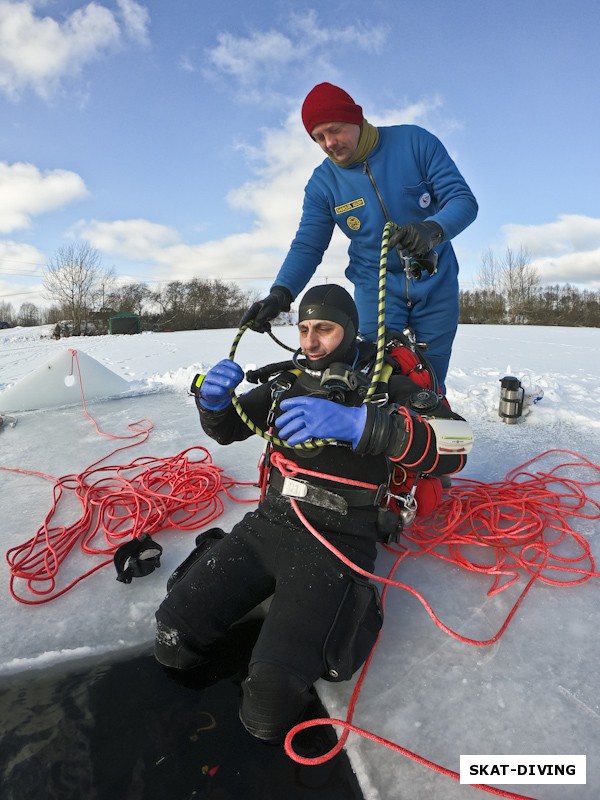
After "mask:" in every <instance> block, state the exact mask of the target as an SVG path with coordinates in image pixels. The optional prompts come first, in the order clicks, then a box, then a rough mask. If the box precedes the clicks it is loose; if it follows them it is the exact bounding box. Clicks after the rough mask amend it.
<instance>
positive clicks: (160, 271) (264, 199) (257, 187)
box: [76, 102, 437, 282]
mask: <svg viewBox="0 0 600 800" xmlns="http://www.w3.org/2000/svg"><path fill="white" fill-rule="evenodd" d="M435 108H437V106H436V104H435V103H431V102H423V103H421V104H415V105H414V106H411V107H410V108H408V109H402V110H398V111H390V112H388V114H387V115H386V120H385V122H386V123H387V124H397V123H400V122H403V123H410V122H419V121H422V117H423V116H426V115H427V114H428V113H430V112H431V110H432V109H433V110H435ZM381 122H382V120H381V119H379V118H377V117H374V118H373V124H381ZM239 148H240V149H241V150H243V152H244V154H245V157H246V158H247V160H248V162H249V164H250V165H251V167H252V169H253V172H254V176H253V178H252V180H250V181H248V182H246V183H244V184H242V185H241V186H239V187H238V188H236V189H235V190H233V191H232V192H230V193H229V195H228V197H227V201H228V203H229V205H230V206H231V207H232V208H234V209H236V210H241V211H245V212H248V213H249V214H251V215H252V217H253V223H252V225H251V228H250V229H249V230H248V232H246V233H238V234H235V235H231V236H226V237H224V238H223V239H219V240H214V241H208V242H203V243H200V244H190V243H185V242H183V241H181V240H180V238H179V236H178V234H177V232H176V231H175V230H174V229H172V228H168V227H166V226H163V225H157V224H155V223H151V222H148V221H146V220H120V221H115V222H108V221H93V222H81V223H79V225H78V226H77V229H76V232H77V235H78V236H80V237H82V238H85V239H87V240H88V241H89V242H90V243H91V244H92V245H93V246H94V247H96V248H97V249H99V250H102V251H103V252H105V253H107V254H110V255H114V256H120V257H123V258H128V259H132V260H137V261H144V262H145V269H146V274H147V272H148V265H152V277H153V279H155V280H175V279H178V280H186V279H189V278H192V277H219V278H223V279H232V280H235V281H240V280H241V279H243V280H248V281H255V282H256V281H258V280H260V279H267V280H272V279H273V278H274V277H275V274H276V272H277V270H278V268H279V266H280V265H281V263H282V261H283V259H284V257H285V255H286V253H287V250H288V248H289V245H290V243H291V241H292V239H293V237H294V235H295V233H296V230H297V227H298V223H299V221H300V215H301V211H302V201H303V194H304V187H305V185H306V183H307V181H308V179H309V177H310V175H311V173H312V171H313V169H314V168H315V167H316V166H317V165H318V164H319V163H320V162H321V161H322V160H323V157H324V156H323V153H322V151H321V150H320V148H319V147H318V146H317V145H316V144H315V143H314V142H313V141H312V140H311V139H310V137H309V136H308V135H307V134H306V132H305V130H304V128H303V127H302V125H301V124H300V121H299V109H297V108H296V109H295V110H294V111H293V112H291V113H290V114H289V115H288V117H287V119H286V120H285V123H284V125H283V126H282V127H281V128H276V129H275V128H273V129H263V130H262V132H261V140H260V142H259V144H258V146H257V147H249V146H246V145H245V144H243V143H242V144H240V145H239ZM347 249H348V239H347V238H346V237H345V236H344V235H343V234H342V233H340V232H339V231H337V230H336V231H335V232H334V237H333V239H332V243H331V244H330V246H329V248H328V250H327V252H326V254H325V257H324V261H323V265H322V266H321V267H320V270H319V274H320V275H321V276H327V277H337V278H341V276H343V272H344V269H345V268H346V265H347Z"/></svg>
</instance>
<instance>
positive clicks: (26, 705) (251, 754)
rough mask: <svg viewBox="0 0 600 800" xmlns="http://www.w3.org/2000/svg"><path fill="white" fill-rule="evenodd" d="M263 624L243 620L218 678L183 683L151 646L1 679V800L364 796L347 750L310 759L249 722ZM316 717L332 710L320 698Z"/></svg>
mask: <svg viewBox="0 0 600 800" xmlns="http://www.w3.org/2000/svg"><path fill="white" fill-rule="evenodd" d="M259 628H260V620H258V619H255V620H248V621H245V622H244V623H241V624H240V625H238V626H236V628H235V629H234V631H232V633H231V635H230V636H229V637H228V639H227V640H226V641H225V642H224V643H223V647H222V648H221V649H220V652H219V654H218V655H217V658H216V659H215V662H214V665H213V666H212V668H211V673H209V674H204V675H199V674H198V673H196V674H189V675H188V677H187V678H186V679H185V680H181V679H179V678H175V677H170V676H169V675H168V673H167V672H165V671H164V670H163V669H162V668H161V667H160V665H158V664H157V663H156V661H155V660H154V658H153V657H152V655H151V653H150V652H142V653H140V654H137V655H135V656H134V657H131V658H129V659H128V660H126V661H115V660H109V659H98V660H96V661H94V662H93V663H92V664H89V663H87V664H85V665H83V666H82V665H80V666H78V667H72V668H71V669H70V670H69V671H66V670H65V668H64V666H63V667H62V670H61V671H58V670H57V669H48V670H29V671H25V672H23V673H20V674H18V675H13V676H7V677H6V678H0V797H1V798H2V800H254V798H260V800H308V799H309V798H312V800H362V797H363V795H362V793H361V791H360V788H359V786H358V783H357V781H356V778H355V776H354V773H353V772H352V769H351V767H350V765H349V762H348V759H347V757H346V755H345V753H344V752H342V753H340V754H339V755H338V756H336V757H335V758H334V759H332V760H330V761H328V762H326V763H325V764H323V765H319V766H313V767H309V766H303V765H299V764H297V763H296V762H294V761H292V760H291V759H289V758H288V757H287V756H286V754H285V752H284V750H283V747H278V746H272V745H265V744H263V743H261V742H259V741H257V740H256V739H254V738H253V737H252V736H250V734H248V733H247V732H246V731H245V729H244V728H243V726H242V724H241V722H240V721H239V719H238V707H239V702H240V698H241V688H240V683H241V681H242V680H243V678H244V677H245V664H246V663H247V658H248V656H249V652H250V650H251V648H252V644H253V643H254V641H255V639H256V635H257V633H258V629H259ZM217 676H221V677H220V679H217ZM311 716H327V714H326V712H325V710H324V709H323V708H322V707H321V705H320V703H318V701H317V702H316V703H315V706H314V707H311ZM334 742H335V733H334V732H333V730H332V729H331V728H322V727H321V728H313V729H309V730H307V731H306V732H303V733H301V734H300V735H299V736H298V737H296V739H295V740H294V743H295V746H296V743H297V748H298V749H299V750H300V751H301V752H302V754H303V755H306V756H316V755H320V754H322V753H324V752H326V751H327V750H328V749H329V748H330V747H331V745H332V744H333V743H334Z"/></svg>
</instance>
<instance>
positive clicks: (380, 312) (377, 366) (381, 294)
mask: <svg viewBox="0 0 600 800" xmlns="http://www.w3.org/2000/svg"><path fill="white" fill-rule="evenodd" d="M397 228H398V226H397V225H396V224H395V223H393V222H387V223H386V224H385V227H384V229H383V234H382V239H381V254H380V259H379V287H378V299H377V350H376V354H375V363H374V365H373V375H372V378H371V383H370V384H369V388H368V389H367V392H366V394H365V398H364V400H363V402H364V403H369V402H371V398H372V397H373V395H374V394H375V392H376V391H377V387H378V385H379V382H380V381H381V378H382V374H384V368H385V345H386V341H385V340H386V335H385V287H386V273H387V254H388V247H389V238H390V234H391V232H392V231H393V230H397ZM251 324H252V320H251V321H250V322H248V323H247V324H246V325H243V326H242V327H241V328H240V329H239V330H238V332H237V334H236V336H235V339H234V340H233V343H232V345H231V350H230V352H229V358H230V359H231V360H232V361H234V360H235V354H236V351H237V348H238V345H239V343H240V339H241V338H242V336H243V335H244V333H245V332H246V331H247V330H248V328H249V327H250V326H251ZM271 338H273V339H275V341H276V342H278V343H279V344H282V343H281V342H279V340H278V339H276V337H275V336H273V335H272V334H271ZM282 347H285V348H286V349H288V350H291V348H289V347H287V345H284V344H282ZM231 402H232V404H233V407H234V408H235V410H236V411H237V413H238V414H239V416H240V418H241V419H242V421H243V422H244V423H245V424H246V425H247V426H248V427H249V428H250V430H251V431H252V433H255V434H256V435H257V436H260V437H261V438H263V439H265V440H266V441H267V442H270V443H271V444H275V445H277V446H278V447H289V448H290V449H292V450H314V449H315V448H317V447H323V446H324V445H328V444H336V443H337V440H336V439H311V440H309V441H308V442H302V443H301V444H297V445H289V444H288V443H287V442H286V441H285V440H284V439H280V438H279V437H278V436H273V434H271V433H269V432H268V431H264V430H262V429H261V428H259V427H258V425H256V424H255V423H254V422H253V421H252V420H251V419H250V417H249V416H248V415H247V414H246V412H245V411H244V409H243V408H242V406H241V404H240V401H239V400H238V398H237V396H236V394H235V392H232V393H231Z"/></svg>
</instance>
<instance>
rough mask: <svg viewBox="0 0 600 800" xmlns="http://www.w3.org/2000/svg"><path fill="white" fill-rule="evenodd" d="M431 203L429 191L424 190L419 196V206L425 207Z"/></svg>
mask: <svg viewBox="0 0 600 800" xmlns="http://www.w3.org/2000/svg"><path fill="white" fill-rule="evenodd" d="M430 203H431V195H430V194H429V192H424V193H423V194H422V195H421V197H419V205H420V206H421V208H427V206H428V205H430Z"/></svg>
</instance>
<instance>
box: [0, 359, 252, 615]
mask: <svg viewBox="0 0 600 800" xmlns="http://www.w3.org/2000/svg"><path fill="white" fill-rule="evenodd" d="M70 352H71V356H72V365H71V369H72V370H73V369H77V371H78V376H79V381H80V387H81V400H82V405H83V410H84V413H85V415H86V417H87V418H88V419H89V420H90V421H91V422H92V424H93V425H94V427H95V429H96V431H97V433H98V434H99V435H100V436H105V437H107V438H109V439H115V440H130V442H129V444H126V445H123V446H121V447H118V448H117V449H115V450H113V452H112V453H109V455H107V456H104V457H103V458H101V459H99V460H98V461H96V462H94V463H93V464H92V465H90V466H89V467H88V468H87V469H86V470H85V471H84V472H82V473H80V474H79V475H64V476H63V477H60V478H55V477H53V476H51V475H46V474H44V473H41V472H37V471H34V470H24V469H17V468H11V467H0V470H4V471H7V472H17V473H21V474H24V475H35V476H37V477H41V478H44V479H45V480H48V481H51V482H52V484H53V503H52V506H51V508H50V510H49V512H48V513H47V515H46V517H45V519H44V522H43V524H42V525H41V526H40V527H39V528H38V530H37V533H36V534H35V535H34V536H33V537H32V538H31V539H29V541H27V542H25V543H24V544H21V545H18V546H17V547H12V548H10V549H9V550H8V551H7V553H6V560H7V562H8V565H9V569H10V584H9V587H10V593H11V595H12V596H13V598H14V599H15V600H18V601H19V602H21V603H25V604H27V605H39V604H40V603H46V602H48V601H49V600H52V599H54V598H55V597H59V596H60V595H62V594H64V593H65V592H67V591H68V590H69V589H71V588H72V587H73V586H75V584H77V583H79V581H81V580H83V579H84V578H86V577H88V576H89V575H91V574H93V573H94V572H96V571H97V570H99V569H102V567H105V566H107V565H108V564H112V563H113V559H112V556H113V554H114V552H115V551H116V549H117V548H118V547H119V546H120V545H121V544H123V543H124V542H125V541H129V540H131V539H134V538H139V537H140V536H141V535H142V534H143V533H148V534H150V535H153V534H157V533H160V532H161V531H163V530H167V529H173V528H174V529H177V530H196V529H198V528H201V527H202V526H204V525H207V524H208V523H209V522H212V521H213V520H214V519H216V517H218V516H219V515H220V514H221V513H222V511H223V501H222V499H221V496H220V495H221V493H225V494H226V495H227V496H228V497H229V498H230V499H231V500H234V501H236V502H241V503H254V502H256V499H255V498H251V499H239V498H237V497H235V496H234V495H233V494H232V492H231V490H232V489H233V488H234V487H236V486H255V485H256V484H255V483H253V482H241V481H235V480H233V479H232V478H229V477H228V476H227V475H224V474H223V471H222V470H221V468H220V467H218V466H216V465H215V464H213V463H212V459H211V455H210V453H209V452H208V450H206V449H205V448H204V447H190V448H187V449H186V450H183V451H182V452H181V453H178V454H177V455H175V456H171V457H169V458H154V457H152V456H142V457H141V458H138V459H136V460H135V461H133V462H131V463H130V464H126V465H110V466H107V465H104V466H100V465H101V464H102V462H105V461H107V460H108V459H109V458H111V457H113V456H114V455H115V454H116V453H119V452H122V451H123V450H127V449H128V448H130V447H136V446H137V445H139V444H142V443H143V442H145V441H146V440H147V439H148V437H149V435H150V432H151V431H152V429H153V427H154V426H153V424H152V423H151V422H150V421H149V420H147V419H141V420H138V421H137V422H132V423H131V424H130V425H129V426H128V428H129V430H130V431H131V433H130V434H126V435H124V436H117V435H114V434H110V433H105V432H104V431H101V430H100V428H99V426H98V423H97V422H96V420H95V419H93V417H92V416H91V415H90V414H89V412H88V410H87V406H86V402H85V395H84V390H83V381H82V377H81V371H80V369H79V361H78V358H77V351H76V350H71V351H70ZM192 454H194V455H192ZM68 497H75V498H76V499H77V500H78V502H79V505H80V507H81V513H80V516H79V518H78V519H76V520H75V521H74V522H72V523H71V524H69V525H66V524H58V523H56V522H54V517H55V515H56V513H57V511H58V508H59V504H60V502H61V500H66V499H67V498H68ZM77 545H79V549H80V550H81V551H82V552H83V553H86V554H89V555H94V556H108V558H103V559H102V560H101V561H99V562H97V563H95V564H94V566H93V567H91V568H90V569H88V570H87V571H85V572H84V573H83V574H81V575H79V576H78V577H76V578H75V579H73V580H72V581H71V582H69V583H67V584H66V585H64V586H62V587H59V586H58V584H57V575H58V571H59V568H60V566H61V564H62V563H63V562H64V561H65V559H66V558H67V556H68V555H69V553H70V552H71V550H73V548H75V547H76V546H77ZM19 581H24V582H25V587H26V589H27V590H28V591H29V592H30V593H31V594H32V595H34V597H35V598H37V599H27V598H26V597H24V596H23V595H22V594H21V593H19V591H18V589H17V586H18V582H19Z"/></svg>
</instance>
